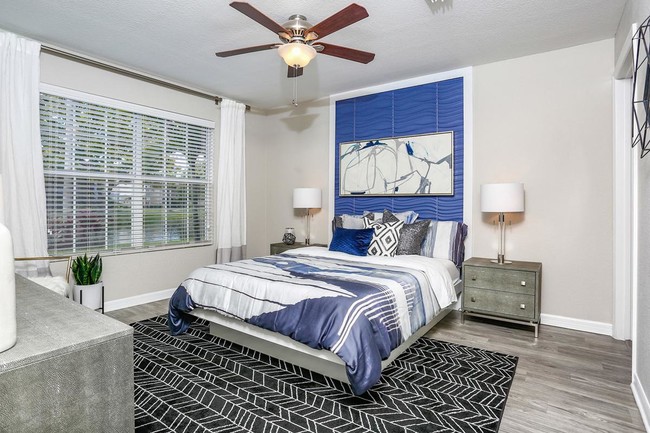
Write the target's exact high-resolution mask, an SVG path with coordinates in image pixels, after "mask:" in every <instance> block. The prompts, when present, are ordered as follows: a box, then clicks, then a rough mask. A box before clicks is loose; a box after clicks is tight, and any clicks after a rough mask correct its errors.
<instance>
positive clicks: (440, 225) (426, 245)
mask: <svg viewBox="0 0 650 433" xmlns="http://www.w3.org/2000/svg"><path fill="white" fill-rule="evenodd" d="M466 237H467V225H466V224H463V223H461V222H457V221H435V220H433V221H431V225H430V226H429V230H428V231H427V235H426V237H425V238H424V242H423V243H422V250H421V252H420V254H421V255H423V256H427V257H434V258H437V259H447V260H451V261H452V262H454V263H455V264H456V267H458V268H460V266H461V265H462V263H463V260H464V258H465V238H466Z"/></svg>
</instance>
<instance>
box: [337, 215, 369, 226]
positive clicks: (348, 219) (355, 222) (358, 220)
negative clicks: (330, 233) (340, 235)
mask: <svg viewBox="0 0 650 433" xmlns="http://www.w3.org/2000/svg"><path fill="white" fill-rule="evenodd" d="M370 219H373V217H372V215H371V216H370ZM341 221H342V227H343V228H344V229H355V230H359V229H363V228H365V227H364V226H363V215H348V214H343V215H341Z"/></svg>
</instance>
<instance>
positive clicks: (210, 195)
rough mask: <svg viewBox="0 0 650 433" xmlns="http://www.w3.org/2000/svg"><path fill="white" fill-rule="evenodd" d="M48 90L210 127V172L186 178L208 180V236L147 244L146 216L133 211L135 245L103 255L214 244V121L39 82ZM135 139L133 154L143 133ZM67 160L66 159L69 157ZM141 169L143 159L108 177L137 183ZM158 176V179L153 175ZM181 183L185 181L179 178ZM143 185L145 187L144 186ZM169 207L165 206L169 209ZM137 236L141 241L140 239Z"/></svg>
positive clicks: (94, 102)
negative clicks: (129, 170)
mask: <svg viewBox="0 0 650 433" xmlns="http://www.w3.org/2000/svg"><path fill="white" fill-rule="evenodd" d="M41 93H43V94H48V95H52V96H56V97H61V98H69V99H73V100H76V101H79V102H82V103H89V104H96V105H100V106H105V107H108V108H111V109H118V110H124V111H128V112H130V113H134V114H136V115H143V116H151V117H155V118H161V119H165V120H170V121H175V122H181V123H186V124H190V125H193V126H199V127H203V128H207V129H210V130H211V131H210V139H209V142H208V143H207V149H206V160H207V174H206V179H205V181H203V180H202V181H200V182H197V181H195V182H192V181H191V180H189V182H188V180H187V179H185V180H184V181H185V183H188V184H192V183H200V184H205V185H206V186H207V194H206V202H208V203H209V207H206V209H207V212H208V217H207V218H206V225H207V227H206V235H207V239H206V240H205V241H197V242H192V243H186V244H175V245H174V244H172V245H154V246H145V245H144V244H143V243H144V241H146V239H145V236H146V235H145V228H144V225H143V219H142V218H140V219H139V220H138V219H137V218H136V221H135V223H134V218H133V215H132V226H131V230H132V236H131V239H132V245H131V246H130V247H128V248H123V249H115V248H114V249H105V250H103V249H100V250H99V252H101V254H102V255H104V256H111V255H124V254H137V253H143V252H153V251H164V250H171V249H184V248H196V247H205V246H210V245H214V242H215V239H214V236H215V233H214V221H213V220H214V209H213V208H214V194H215V187H214V183H213V182H214V181H213V179H214V169H215V163H214V152H215V143H214V141H215V133H216V131H215V122H214V121H210V120H206V119H202V118H199V117H193V116H188V115H185V114H180V113H176V112H172V111H168V110H163V109H159V108H154V107H150V106H146V105H139V104H135V103H131V102H126V101H122V100H119V99H113V98H108V97H105V96H100V95H95V94H91V93H86V92H82V91H78V90H73V89H68V88H64V87H60V86H55V85H52V84H47V83H41V84H40V86H39V98H40V94H41ZM40 121H41V112H40V109H39V123H40ZM137 123H138V124H140V123H141V121H138V122H137ZM39 132H40V126H39ZM135 138H136V140H134V143H136V149H137V152H135V154H134V156H136V154H140V155H141V154H142V137H141V136H136V137H135ZM66 163H67V161H66ZM138 170H140V171H141V170H142V161H140V166H139V167H134V173H133V175H121V174H117V175H106V177H108V178H111V179H112V178H120V177H124V178H125V179H131V180H132V181H133V182H134V183H136V182H140V183H142V182H143V177H141V176H138V174H137V171H138ZM75 173H79V174H80V175H81V176H84V175H87V174H90V173H86V172H76V171H75ZM46 174H52V173H51V172H48V173H46ZM100 177H104V176H103V175H100ZM153 180H156V179H153ZM170 181H172V182H173V178H172V179H170ZM179 183H182V182H179ZM143 189H144V187H143ZM140 201H141V203H140V205H141V206H140V209H139V210H138V209H136V207H137V205H136V206H135V207H132V211H133V212H132V214H136V212H139V213H140V215H142V213H143V212H144V208H145V206H144V199H142V200H140ZM166 209H167V208H165V210H166ZM138 227H139V228H140V232H141V233H140V236H135V235H134V234H133V230H136V231H137V230H138ZM138 240H139V241H140V242H138ZM48 251H52V250H50V245H49V244H48ZM57 251H58V252H61V251H64V250H57ZM65 251H66V253H70V254H73V255H74V254H79V253H80V252H89V253H90V252H97V251H96V250H87V251H86V250H84V249H77V250H65Z"/></svg>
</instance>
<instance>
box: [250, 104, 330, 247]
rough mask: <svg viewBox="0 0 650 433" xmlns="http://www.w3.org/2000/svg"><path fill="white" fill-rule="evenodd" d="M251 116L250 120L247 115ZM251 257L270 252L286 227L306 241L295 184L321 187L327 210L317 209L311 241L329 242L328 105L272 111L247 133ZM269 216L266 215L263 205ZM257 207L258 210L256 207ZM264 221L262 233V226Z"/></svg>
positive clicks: (323, 208)
mask: <svg viewBox="0 0 650 433" xmlns="http://www.w3.org/2000/svg"><path fill="white" fill-rule="evenodd" d="M247 120H248V119H247ZM246 139H247V141H246V146H247V149H246V152H247V166H246V169H247V171H248V174H247V182H248V186H247V192H248V194H249V195H248V198H247V203H248V205H249V208H248V211H247V212H248V218H249V222H248V225H247V228H248V237H247V242H248V256H249V257H253V256H259V255H265V254H268V253H269V244H270V243H273V242H281V241H282V235H283V234H284V230H285V228H286V227H294V229H295V233H296V238H297V241H298V242H303V241H304V239H305V228H306V224H305V214H304V211H303V210H294V209H293V189H294V188H302V187H305V188H307V187H309V188H321V189H322V193H323V196H322V202H323V204H322V208H321V209H320V210H318V211H312V213H313V219H312V222H311V241H312V243H327V241H328V230H329V227H330V226H329V221H328V214H329V206H328V197H329V191H330V188H329V185H328V183H329V177H328V176H329V163H328V161H329V103H328V102H327V101H321V102H318V101H317V102H313V103H311V104H301V105H300V106H299V107H298V108H287V109H286V110H276V111H272V112H269V113H268V114H267V115H266V116H265V118H264V119H263V120H262V121H260V122H256V123H255V125H254V126H251V129H250V130H249V132H248V133H247V137H246ZM262 202H264V203H265V206H266V208H265V215H261V212H262V210H261V203H262ZM253 207H254V208H255V209H257V210H258V213H253V212H251V211H252V208H253ZM261 224H264V226H265V231H264V232H262V231H261V230H260V227H259V226H257V225H261Z"/></svg>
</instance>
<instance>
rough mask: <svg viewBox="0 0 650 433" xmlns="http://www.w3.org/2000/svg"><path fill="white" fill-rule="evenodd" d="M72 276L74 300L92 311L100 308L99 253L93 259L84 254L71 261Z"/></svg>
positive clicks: (101, 288) (100, 273) (101, 289)
mask: <svg viewBox="0 0 650 433" xmlns="http://www.w3.org/2000/svg"><path fill="white" fill-rule="evenodd" d="M72 274H73V275H74V279H75V282H76V284H75V286H74V300H75V301H77V302H79V303H80V304H82V305H84V306H86V307H88V308H92V309H93V310H97V309H98V308H102V301H103V299H102V298H103V286H104V285H103V283H102V281H101V277H102V259H101V257H99V253H97V255H96V256H94V257H88V255H87V254H84V255H83V256H78V257H77V258H75V259H74V260H73V261H72Z"/></svg>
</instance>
